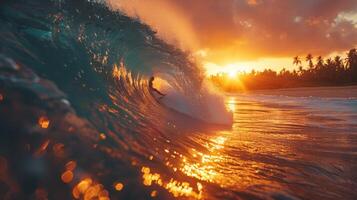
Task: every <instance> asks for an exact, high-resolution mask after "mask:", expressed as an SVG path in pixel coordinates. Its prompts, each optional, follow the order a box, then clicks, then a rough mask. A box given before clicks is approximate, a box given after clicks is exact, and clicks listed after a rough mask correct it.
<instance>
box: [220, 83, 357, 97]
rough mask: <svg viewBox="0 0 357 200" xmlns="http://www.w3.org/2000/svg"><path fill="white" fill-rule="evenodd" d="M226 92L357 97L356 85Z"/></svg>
mask: <svg viewBox="0 0 357 200" xmlns="http://www.w3.org/2000/svg"><path fill="white" fill-rule="evenodd" d="M227 94H263V95H284V96H292V97H322V98H357V85H352V86H317V87H296V88H281V89H264V90H247V91H240V92H236V93H227Z"/></svg>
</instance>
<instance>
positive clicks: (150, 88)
mask: <svg viewBox="0 0 357 200" xmlns="http://www.w3.org/2000/svg"><path fill="white" fill-rule="evenodd" d="M154 80H155V78H154V77H153V76H152V77H151V78H150V80H149V90H150V92H156V93H157V94H159V95H161V97H160V99H161V98H163V97H164V96H165V95H166V94H163V93H161V92H160V91H159V90H157V89H156V88H154V86H153V83H154Z"/></svg>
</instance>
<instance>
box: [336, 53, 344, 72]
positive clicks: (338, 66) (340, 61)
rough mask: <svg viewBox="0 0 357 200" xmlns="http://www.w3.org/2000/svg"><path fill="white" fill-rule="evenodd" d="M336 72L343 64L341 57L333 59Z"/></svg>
mask: <svg viewBox="0 0 357 200" xmlns="http://www.w3.org/2000/svg"><path fill="white" fill-rule="evenodd" d="M334 62H335V65H336V68H337V70H340V69H343V68H344V67H343V62H342V58H341V56H336V57H335V59H334Z"/></svg>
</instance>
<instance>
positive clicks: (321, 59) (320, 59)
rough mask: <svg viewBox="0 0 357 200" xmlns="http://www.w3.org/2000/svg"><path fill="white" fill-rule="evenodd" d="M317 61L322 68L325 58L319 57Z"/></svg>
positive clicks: (317, 64)
mask: <svg viewBox="0 0 357 200" xmlns="http://www.w3.org/2000/svg"><path fill="white" fill-rule="evenodd" d="M316 62H317V63H316V66H317V67H318V68H322V66H323V65H324V59H323V58H322V56H319V57H317V58H316Z"/></svg>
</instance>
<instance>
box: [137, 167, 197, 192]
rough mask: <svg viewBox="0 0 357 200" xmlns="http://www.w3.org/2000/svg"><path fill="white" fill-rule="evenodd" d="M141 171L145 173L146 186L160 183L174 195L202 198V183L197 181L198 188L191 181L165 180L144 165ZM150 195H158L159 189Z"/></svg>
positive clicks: (159, 184) (144, 182)
mask: <svg viewBox="0 0 357 200" xmlns="http://www.w3.org/2000/svg"><path fill="white" fill-rule="evenodd" d="M141 172H142V173H143V176H142V177H143V184H144V185H145V186H148V187H149V186H152V185H153V184H155V185H158V186H160V187H162V188H164V189H166V190H167V191H168V192H169V193H171V194H172V195H173V196H174V197H180V196H183V197H191V198H194V199H201V198H202V196H203V195H202V191H203V186H202V185H201V184H200V183H197V190H196V191H195V189H194V188H193V187H192V186H191V185H190V183H189V182H180V181H177V180H175V179H173V178H171V179H170V180H168V181H167V180H164V179H163V178H162V177H161V175H160V174H158V173H152V172H151V169H150V168H149V167H142V168H141ZM150 196H152V197H155V196H157V191H155V190H154V191H152V192H151V194H150Z"/></svg>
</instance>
